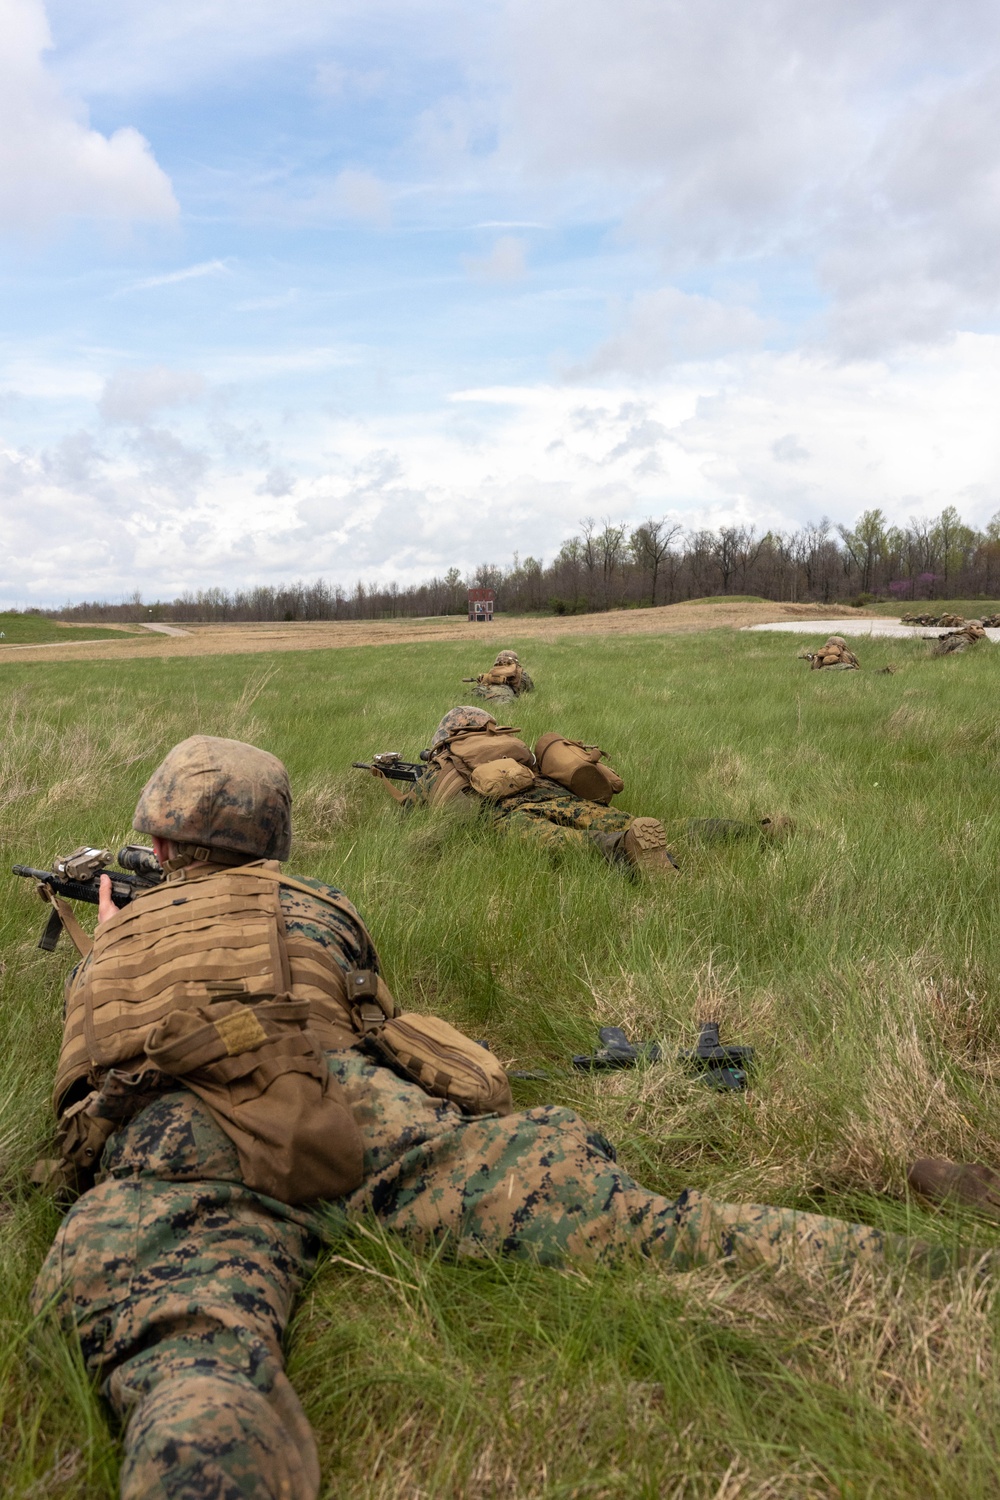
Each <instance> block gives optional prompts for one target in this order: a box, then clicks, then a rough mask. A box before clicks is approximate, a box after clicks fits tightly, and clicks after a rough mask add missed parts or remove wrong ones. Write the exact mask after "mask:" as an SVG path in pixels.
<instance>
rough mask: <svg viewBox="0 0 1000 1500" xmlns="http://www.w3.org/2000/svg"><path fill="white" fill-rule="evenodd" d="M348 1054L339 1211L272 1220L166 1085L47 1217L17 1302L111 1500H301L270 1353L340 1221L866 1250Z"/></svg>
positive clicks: (498, 1234)
mask: <svg viewBox="0 0 1000 1500" xmlns="http://www.w3.org/2000/svg"><path fill="white" fill-rule="evenodd" d="M244 748H246V747H244ZM140 806H141V804H140ZM602 811H608V810H607V809H603V810H602ZM279 821H280V820H279ZM570 831H576V832H585V831H586V830H579V829H570ZM251 852H253V853H259V852H260V851H259V850H257V851H251ZM271 852H274V851H272V850H265V854H266V855H268V856H269V855H270V853H271ZM308 884H309V885H310V887H311V889H313V890H315V891H316V892H317V893H325V894H327V895H329V896H333V897H338V898H339V893H336V892H332V891H331V890H330V888H329V887H324V886H321V885H319V883H318V882H309V883H308ZM140 899H141V898H140ZM280 902H281V911H282V916H283V920H284V926H285V930H286V933H287V938H288V942H289V945H290V946H289V951H290V952H291V944H292V941H293V940H296V941H298V942H299V943H300V944H301V943H302V942H303V940H304V942H305V946H306V948H307V950H310V951H311V949H312V947H313V945H315V950H316V953H317V955H318V954H319V952H320V950H323V952H324V954H325V955H326V957H327V958H332V960H333V962H334V963H335V964H337V965H338V966H339V967H340V968H341V969H343V970H345V971H346V970H351V969H357V968H367V969H373V968H375V967H376V965H377V959H376V956H375V954H374V952H373V950H372V949H371V947H370V944H369V941H368V939H367V935H366V933H365V930H364V928H363V925H362V923H361V922H360V919H357V918H356V913H354V912H353V908H350V907H349V906H348V907H347V908H346V909H344V908H343V907H341V908H340V909H334V908H333V907H331V906H330V905H329V904H327V902H325V901H323V900H321V899H319V894H317V896H315V897H314V896H312V895H310V894H308V893H307V892H304V891H301V890H294V889H290V888H288V887H282V888H281V892H280ZM182 904H183V903H182ZM85 962H86V960H85ZM319 967H320V968H321V967H322V965H319ZM333 992H334V987H333V986H331V991H330V993H331V995H333ZM248 1009H249V1007H248ZM329 1024H330V1025H333V1024H334V1023H332V1022H331V1023H329ZM326 1034H327V1035H330V1034H331V1033H330V1032H329V1031H328V1032H327V1033H326ZM355 1042H356V1038H355V1037H354V1033H353V1032H352V1031H350V1030H349V1029H348V1025H347V1021H346V1017H345V1022H344V1034H343V1042H340V1041H338V1043H337V1045H336V1046H334V1047H333V1048H332V1049H330V1050H328V1051H327V1053H326V1057H327V1062H328V1066H329V1068H330V1071H331V1075H332V1077H333V1079H334V1080H336V1081H337V1082H339V1084H340V1086H341V1088H342V1090H343V1092H344V1095H345V1097H346V1099H347V1101H348V1104H349V1106H350V1111H351V1113H352V1114H353V1117H354V1119H355V1121H356V1124H357V1127H358V1129H359V1130H360V1136H361V1143H362V1145H363V1148H364V1171H363V1175H362V1177H361V1185H360V1186H359V1187H357V1188H356V1189H355V1190H353V1191H351V1192H348V1193H347V1194H346V1196H344V1197H342V1198H340V1199H337V1200H335V1201H332V1202H328V1203H326V1204H322V1205H319V1206H315V1205H314V1206H312V1207H301V1206H300V1207H298V1208H292V1207H289V1206H288V1204H286V1203H283V1202H279V1201H277V1200H276V1199H274V1198H272V1197H268V1196H266V1195H265V1194H263V1193H261V1192H257V1191H253V1190H251V1189H250V1188H249V1187H247V1185H246V1183H245V1182H244V1181H243V1178H242V1175H241V1161H240V1155H239V1152H238V1150H237V1147H236V1145H234V1143H233V1141H232V1140H231V1139H230V1138H229V1136H228V1135H227V1134H225V1133H224V1132H223V1130H222V1129H221V1128H220V1126H219V1125H218V1124H217V1123H216V1120H215V1118H214V1117H213V1115H212V1113H211V1112H210V1111H209V1109H208V1108H207V1107H206V1105H205V1104H204V1103H203V1102H202V1101H201V1100H200V1099H199V1098H198V1097H197V1096H196V1095H195V1094H194V1093H193V1092H191V1091H189V1090H188V1089H185V1088H183V1087H176V1088H175V1087H174V1086H173V1084H172V1083H168V1085H167V1089H168V1091H166V1092H163V1093H161V1094H159V1095H158V1096H156V1097H155V1098H154V1099H153V1100H152V1102H150V1103H148V1104H146V1105H145V1107H144V1108H141V1109H140V1110H139V1112H138V1113H136V1114H135V1115H134V1117H133V1118H132V1119H131V1120H129V1121H127V1122H125V1123H123V1124H121V1125H120V1126H119V1127H118V1129H117V1130H116V1131H115V1133H114V1134H112V1135H111V1136H110V1138H109V1139H108V1141H107V1143H106V1145H105V1147H104V1151H103V1155H102V1157H101V1161H100V1169H99V1171H98V1173H97V1179H96V1184H95V1186H93V1187H92V1188H90V1190H89V1191H87V1192H84V1193H83V1195H82V1196H81V1197H80V1198H79V1199H78V1201H77V1202H76V1204H75V1205H74V1207H73V1208H72V1209H71V1210H70V1212H69V1213H68V1214H67V1215H66V1218H65V1219H64V1221H63V1223H62V1225H61V1227H60V1229H59V1232H58V1234H57V1236H56V1240H55V1243H54V1244H53V1246H52V1249H51V1251H50V1252H49V1255H48V1257H47V1258H46V1260H45V1263H44V1265H43V1266H42V1268H41V1271H40V1272H39V1275H38V1279H37V1281H36V1284H35V1288H34V1293H33V1306H34V1308H35V1310H36V1312H39V1313H41V1312H42V1311H43V1310H45V1309H49V1308H52V1309H54V1310H55V1312H56V1314H57V1316H59V1317H60V1318H61V1320H62V1322H63V1324H64V1326H65V1327H66V1329H67V1331H68V1332H69V1333H70V1335H71V1336H76V1337H78V1339H79V1342H80V1347H81V1349H82V1352H83V1356H84V1358H85V1360H86V1363H87V1366H88V1368H89V1369H90V1370H91V1371H92V1372H93V1374H94V1376H95V1377H96V1378H97V1379H98V1381H99V1382H100V1387H101V1390H102V1392H103V1394H104V1395H105V1397H106V1398H107V1400H108V1401H109V1403H110V1405H111V1407H112V1408H113V1409H114V1411H115V1412H116V1413H117V1414H118V1416H119V1417H120V1418H121V1420H122V1422H123V1424H124V1427H125V1438H124V1444H125V1455H124V1463H123V1468H122V1481H121V1493H122V1495H123V1497H125V1500H209V1497H210V1500H247V1497H250V1500H314V1497H315V1496H316V1494H317V1492H318V1488H319V1468H318V1462H317V1457H316V1450H315V1445H314V1442H313V1439H312V1435H311V1432H310V1429H309V1426H308V1422H307V1420H306V1418H305V1416H304V1414H303V1412H302V1409H301V1406H300V1405H299V1402H298V1399H297V1397H296V1395H295V1393H294V1391H293V1390H292V1388H291V1386H290V1384H289V1382H288V1380H287V1378H286V1377H285V1375H284V1370H283V1354H282V1339H283V1335H284V1330H285V1327H286V1324H287V1321H288V1318H289V1314H290V1311H291V1308H292V1304H293V1300H294V1297H295V1294H296V1292H297V1290H298V1289H299V1287H300V1286H301V1284H302V1281H303V1278H305V1277H306V1276H308V1275H309V1274H310V1272H311V1271H312V1269H313V1267H314V1266H315V1264H316V1259H317V1256H318V1254H319V1252H320V1249H321V1245H322V1242H323V1241H324V1240H326V1241H330V1240H333V1239H336V1238H337V1236H338V1235H340V1234H341V1233H342V1232H343V1230H344V1228H345V1227H347V1226H350V1224H352V1223H354V1222H357V1223H364V1222H372V1221H375V1222H378V1223H380V1224H382V1225H383V1226H384V1227H385V1228H387V1229H389V1230H393V1231H395V1232H397V1233H399V1234H401V1235H404V1236H405V1237H406V1238H407V1239H408V1240H409V1241H410V1242H412V1243H413V1244H415V1245H426V1244H434V1243H438V1242H442V1241H443V1242H446V1244H447V1245H448V1246H449V1247H450V1248H451V1249H452V1250H453V1251H454V1252H457V1253H460V1254H467V1255H479V1256H482V1255H492V1254H509V1255H514V1256H517V1257H519V1258H521V1259H525V1260H529V1261H532V1262H538V1263H541V1264H551V1265H561V1264H569V1263H571V1262H573V1261H575V1260H589V1261H598V1262H602V1263H608V1264H613V1263H616V1262H618V1261H620V1260H622V1259H625V1258H627V1257H628V1256H630V1255H634V1254H637V1253H638V1254H643V1255H648V1256H652V1257H655V1258H657V1259H662V1260H664V1261H667V1262H669V1263H670V1264H672V1265H673V1266H675V1267H677V1268H678V1269H683V1268H687V1267H689V1266H693V1265H699V1264H704V1263H709V1262H711V1261H714V1260H719V1259H725V1260H730V1261H732V1262H733V1263H734V1264H736V1265H738V1266H741V1267H748V1266H752V1265H756V1264H762V1263H763V1264H775V1263H777V1262H779V1261H788V1262H792V1263H795V1264H798V1265H800V1266H802V1267H806V1266H816V1267H820V1268H822V1269H824V1270H829V1269H833V1268H839V1267H843V1266H849V1265H851V1264H853V1263H854V1262H855V1261H857V1260H860V1259H866V1258H870V1257H876V1256H879V1255H881V1254H882V1253H883V1252H884V1251H885V1250H886V1248H887V1243H886V1240H885V1238H884V1237H883V1236H882V1235H880V1234H879V1233H878V1232H876V1231H874V1230H871V1229H868V1228H865V1227H864V1226H860V1225H851V1224H847V1223H844V1222H841V1221H838V1220H832V1219H825V1218H820V1217H817V1216H815V1215H810V1214H798V1213H795V1212H792V1211H790V1210H785V1209H778V1208H764V1207H756V1206H753V1205H726V1204H719V1203H714V1202H712V1200H710V1199H709V1198H707V1197H706V1196H705V1195H703V1194H701V1193H698V1192H695V1191H688V1192H685V1193H682V1194H681V1196H680V1197H679V1198H678V1199H676V1200H674V1201H669V1200H667V1199H665V1198H663V1197H660V1196H658V1195H657V1194H654V1193H650V1192H647V1191H645V1190H644V1189H643V1188H641V1187H640V1186H639V1185H638V1184H637V1183H635V1182H634V1181H633V1179H632V1178H630V1177H629V1176H628V1175H627V1174H626V1173H625V1172H623V1171H622V1170H621V1169H620V1168H619V1167H618V1166H617V1165H616V1164H615V1162H614V1160H613V1158H612V1155H611V1154H609V1148H608V1146H607V1143H606V1142H604V1141H603V1139H602V1138H601V1137H598V1136H596V1135H593V1134H591V1133H590V1132H588V1130H587V1127H586V1126H585V1125H584V1124H583V1122H582V1121H581V1120H580V1119H579V1118H578V1117H577V1116H576V1115H575V1114H574V1113H573V1112H572V1111H570V1110H566V1109H561V1108H554V1107H545V1108H539V1109H532V1110H527V1111H522V1112H520V1113H511V1114H509V1115H506V1116H503V1117H500V1116H497V1115H486V1116H482V1117H477V1118H469V1117H467V1116H465V1115H463V1114H462V1113H461V1111H460V1110H459V1109H458V1107H457V1106H455V1105H453V1104H451V1103H448V1102H445V1101H442V1100H440V1099H437V1098H431V1097H429V1096H428V1095H427V1094H425V1093H424V1092H423V1091H422V1090H421V1089H420V1088H419V1087H418V1086H417V1085H416V1084H413V1083H410V1082H408V1081H405V1080H404V1079H402V1078H401V1077H399V1076H397V1075H396V1073H394V1072H393V1071H391V1070H390V1068H389V1067H387V1066H385V1065H384V1064H382V1063H377V1062H375V1061H373V1060H371V1059H369V1057H368V1056H367V1055H365V1054H364V1053H362V1052H361V1051H360V1050H358V1047H357V1046H356V1045H355Z"/></svg>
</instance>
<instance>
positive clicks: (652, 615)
mask: <svg viewBox="0 0 1000 1500" xmlns="http://www.w3.org/2000/svg"><path fill="white" fill-rule="evenodd" d="M828 616H829V608H827V609H824V608H823V606H822V605H821V604H767V603H764V604H744V603H737V602H735V601H733V602H730V601H727V600H726V599H724V598H720V599H707V600H704V601H700V600H699V601H696V602H692V603H689V604H668V605H662V606H660V607H659V608H657V609H622V610H612V611H610V612H609V613H607V614H593V615H563V616H558V615H543V616H538V615H500V616H498V617H497V618H496V620H494V622H493V623H492V625H470V624H469V623H468V622H467V621H466V620H461V619H457V618H456V617H455V616H454V615H450V616H449V615H437V616H434V617H433V618H429V619H421V620H410V619H401V620H317V621H306V622H298V621H296V622H291V623H287V624H286V623H274V624H265V625H190V624H185V626H184V631H185V632H186V633H185V634H177V635H170V636H167V635H163V634H157V635H155V636H154V635H152V634H150V635H149V636H136V635H122V637H121V639H120V640H102V641H83V640H80V641H73V640H72V639H68V640H67V641H66V643H65V645H64V644H63V643H62V642H58V643H56V645H55V648H53V646H52V645H51V644H46V645H45V646H44V647H42V646H37V647H30V646H22V647H20V648H18V649H17V650H11V649H10V648H7V649H5V648H4V643H3V642H2V641H0V664H2V663H3V662H5V661H14V660H16V661H18V662H31V661H34V660H38V661H53V660H54V661H95V660H115V661H125V660H127V659H129V658H131V657H160V656H242V655H248V654H254V653H257V652H263V651H330V650H336V649H338V648H340V647H344V646H398V645H405V644H409V643H411V642H420V641H468V642H469V643H470V644H475V646H476V647H477V659H478V656H479V655H481V656H482V658H483V659H484V660H485V659H486V658H487V657H488V656H490V655H491V653H494V652H496V651H499V650H501V649H502V648H503V647H504V646H507V645H509V644H510V643H511V642H512V641H516V642H521V641H528V640H541V641H554V640H559V639H561V638H562V637H563V636H570V635H575V636H588V635H671V634H686V633H689V632H691V631H698V630H739V629H741V628H743V627H744V626H747V625H761V624H765V623H770V622H772V621H776V620H801V621H803V622H808V621H811V620H813V619H815V620H817V621H820V620H822V621H824V622H825V621H827V619H828ZM36 652H37V656H36Z"/></svg>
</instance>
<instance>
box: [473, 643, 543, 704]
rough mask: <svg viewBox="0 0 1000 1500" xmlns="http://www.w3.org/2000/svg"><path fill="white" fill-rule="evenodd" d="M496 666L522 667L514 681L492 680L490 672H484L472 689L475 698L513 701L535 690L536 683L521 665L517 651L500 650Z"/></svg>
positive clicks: (493, 701) (498, 701)
mask: <svg viewBox="0 0 1000 1500" xmlns="http://www.w3.org/2000/svg"><path fill="white" fill-rule="evenodd" d="M493 666H494V667H520V672H519V674H518V676H517V678H516V680H515V681H513V682H509V683H508V682H491V681H490V675H491V674H490V673H489V672H483V673H482V674H481V675H480V676H479V677H478V678H477V679H476V685H475V686H474V687H473V689H472V696H473V697H474V698H485V700H486V702H487V703H513V702H514V699H515V698H519V697H520V696H521V694H522V693H531V692H534V688H535V684H534V682H533V681H532V679H531V677H530V676H529V675H528V673H527V672H526V671H525V670H524V668H523V667H522V666H521V662H520V659H519V657H518V654H517V652H516V651H499V652H498V653H497V656H496V659H495V661H494V663H493Z"/></svg>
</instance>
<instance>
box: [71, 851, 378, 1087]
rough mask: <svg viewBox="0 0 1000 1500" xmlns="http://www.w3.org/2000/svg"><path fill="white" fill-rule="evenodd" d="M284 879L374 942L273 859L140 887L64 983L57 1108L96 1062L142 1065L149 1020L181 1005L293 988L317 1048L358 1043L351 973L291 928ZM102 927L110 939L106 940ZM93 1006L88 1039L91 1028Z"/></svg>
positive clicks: (343, 903) (351, 913) (341, 907)
mask: <svg viewBox="0 0 1000 1500" xmlns="http://www.w3.org/2000/svg"><path fill="white" fill-rule="evenodd" d="M282 885H284V886H289V887H291V888H293V889H294V890H298V891H302V892H303V893H304V894H305V895H307V896H310V897H312V898H313V900H315V901H317V902H320V903H322V905H324V906H328V907H332V908H333V909H334V910H336V911H339V912H341V913H342V914H343V915H344V916H345V917H346V918H347V919H348V921H349V922H350V924H351V926H352V927H353V928H355V929H356V930H357V931H358V932H359V935H360V936H361V937H362V938H363V939H364V942H365V945H366V946H367V948H368V949H369V950H372V944H371V939H370V937H369V935H368V933H367V931H366V929H365V927H364V924H363V923H362V922H361V920H360V918H359V917H358V914H357V912H356V911H355V910H354V908H353V907H352V906H351V904H350V903H349V902H348V901H347V899H346V898H345V897H342V896H340V895H339V894H338V895H336V896H335V895H333V894H331V893H329V892H326V891H323V890H316V889H315V888H314V887H313V886H311V885H308V884H306V883H305V882H304V881H299V880H295V879H294V878H292V877H290V876H285V875H282V873H281V871H280V869H279V867H278V865H277V863H276V862H273V861H270V860H268V861H264V862H260V863H254V864H248V865H242V866H240V867H238V868H237V869H233V870H225V871H218V870H217V871H213V872H211V873H210V874H205V875H202V874H199V873H197V872H195V873H194V874H190V873H187V872H185V874H184V875H183V876H182V877H181V878H173V879H171V880H169V881H167V882H166V883H165V884H164V885H162V886H160V887H157V888H156V889H155V890H151V891H149V892H144V893H143V895H142V896H141V897H139V898H137V899H136V900H135V901H133V902H132V903H131V904H130V905H129V906H128V907H126V908H125V909H124V910H123V911H122V912H120V913H118V914H117V915H116V916H115V917H113V918H112V919H111V921H110V922H109V923H108V924H107V926H106V927H102V929H101V931H100V932H99V933H98V934H97V939H98V947H97V951H95V953H94V954H93V955H92V956H91V958H90V959H89V960H88V961H86V962H85V963H84V964H83V965H81V967H80V969H79V970H78V971H77V973H76V975H75V976H74V977H73V978H72V979H71V981H70V983H69V985H68V987H67V994H66V1015H65V1025H64V1029H63V1043H62V1049H61V1051H60V1056H59V1065H58V1068H57V1072H56V1080H55V1088H54V1101H55V1105H56V1110H57V1112H58V1110H59V1109H60V1108H61V1105H62V1101H63V1100H64V1099H66V1098H67V1096H71V1091H72V1092H73V1093H76V1092H77V1089H76V1086H77V1085H79V1084H81V1082H82V1081H83V1080H85V1079H88V1078H92V1076H93V1074H94V1070H95V1068H102V1067H105V1066H121V1065H122V1064H125V1063H129V1062H133V1061H135V1062H136V1063H137V1064H138V1063H139V1062H140V1061H141V1060H142V1059H143V1048H144V1044H145V1038H146V1036H147V1034H148V1032H149V1030H150V1028H151V1027H152V1026H154V1025H156V1024H158V1022H159V1021H160V1019H161V1018H162V1017H163V1016H165V1015H166V1014H167V1013H168V1012H169V1011H170V1010H171V1009H173V1008H175V1007H178V1006H179V1007H181V1008H184V1007H185V1006H188V1005H196V1004H198V1003H204V1002H205V1001H208V1000H219V999H225V998H231V999H245V1000H247V1001H250V1002H251V1003H253V1001H255V1000H260V999H265V998H268V997H270V996H271V995H275V994H285V993H287V994H289V995H290V996H291V998H292V999H293V1000H304V1001H307V1002H308V1004H309V1009H310V1029H311V1030H312V1031H313V1033H314V1034H315V1037H316V1040H317V1042H318V1044H319V1045H320V1046H321V1047H324V1048H338V1047H349V1046H352V1045H354V1044H355V1043H356V1042H357V1033H356V1032H355V1030H354V1028H353V1026H352V1024H351V1013H350V1007H349V1004H348V1000H347V981H346V978H345V975H344V971H343V969H342V968H341V966H340V965H339V964H338V963H337V961H336V956H335V953H334V951H333V950H332V949H331V948H328V947H325V946H324V945H323V944H322V943H320V942H318V941H314V940H312V939H310V938H308V937H306V936H305V935H304V934H299V933H295V932H293V933H292V935H291V936H290V937H289V936H286V935H285V928H284V921H283V920H282V916H281V904H280V895H279V886H282ZM146 913H149V916H148V917H147V916H146V915H145V914H146ZM138 918H142V921H141V923H140V924H139V925H136V924H137V919H138ZM106 935H107V937H111V938H113V939H115V941H113V942H112V943H107V941H106ZM165 951H166V955H167V956H165ZM372 951H373V950H372ZM105 954H106V957H105ZM102 959H104V961H103V962H101V961H100V960H102ZM95 960H98V966H97V973H96V979H97V987H96V990H95V989H94V987H93V979H94V968H95ZM244 985H245V986H246V987H245V988H243V986H244ZM91 1011H92V1013H93V1014H92V1028H91V1029H92V1036H93V1042H94V1046H93V1048H92V1047H91V1045H90V1037H89V1035H88V1031H87V1030H86V1029H85V1016H86V1015H87V1014H88V1012H91Z"/></svg>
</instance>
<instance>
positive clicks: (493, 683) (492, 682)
mask: <svg viewBox="0 0 1000 1500" xmlns="http://www.w3.org/2000/svg"><path fill="white" fill-rule="evenodd" d="M521 677H522V672H521V668H520V667H519V666H518V664H517V662H511V664H510V665H509V666H506V667H490V670H489V671H488V672H483V674H482V676H481V677H480V679H479V681H480V682H481V683H483V684H484V685H485V686H487V687H512V688H513V689H514V691H515V693H516V692H517V690H518V688H519V687H520V686H521Z"/></svg>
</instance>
